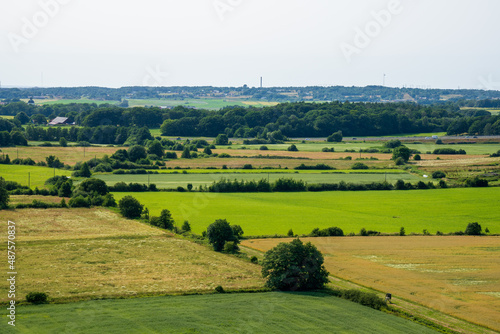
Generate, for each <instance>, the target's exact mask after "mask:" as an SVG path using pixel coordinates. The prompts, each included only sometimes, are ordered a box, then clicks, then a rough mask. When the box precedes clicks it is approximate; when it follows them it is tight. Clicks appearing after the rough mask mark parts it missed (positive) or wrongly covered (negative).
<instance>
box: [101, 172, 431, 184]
mask: <svg viewBox="0 0 500 334" xmlns="http://www.w3.org/2000/svg"><path fill="white" fill-rule="evenodd" d="M94 177H96V178H98V179H101V180H103V181H105V182H106V183H107V184H108V185H114V184H115V183H117V182H126V183H129V182H136V183H143V184H148V182H149V183H154V184H156V186H157V187H158V188H177V187H179V186H181V187H184V188H186V185H187V184H188V183H190V184H192V185H193V186H194V188H198V187H199V186H201V185H210V184H212V183H213V182H214V181H218V180H220V179H223V178H225V179H226V180H235V179H237V180H239V181H243V180H244V181H259V180H261V179H268V180H269V181H270V182H274V181H276V180H278V179H280V178H292V179H295V180H303V181H304V182H307V183H310V184H311V183H338V182H340V181H344V182H352V183H371V182H383V181H384V180H387V182H390V183H395V182H396V181H397V180H399V179H401V180H404V181H405V182H406V181H408V182H412V183H415V182H417V181H420V180H425V179H424V178H422V177H419V176H416V175H412V174H407V173H396V174H387V175H386V174H383V173H374V174H369V173H360V174H354V173H346V174H344V173H315V174H313V173H283V174H282V173H269V174H265V173H240V174H222V173H216V174H201V173H188V174H182V173H179V174H172V173H168V174H167V173H161V174H150V175H145V174H144V175H116V174H106V175H95V176H94Z"/></svg>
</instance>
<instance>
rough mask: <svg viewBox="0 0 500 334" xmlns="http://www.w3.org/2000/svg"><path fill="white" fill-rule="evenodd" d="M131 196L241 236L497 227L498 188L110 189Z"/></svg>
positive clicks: (200, 225) (201, 226)
mask: <svg viewBox="0 0 500 334" xmlns="http://www.w3.org/2000/svg"><path fill="white" fill-rule="evenodd" d="M126 195H131V196H134V197H135V198H137V199H138V200H139V201H140V202H141V203H142V204H144V205H145V206H146V207H147V208H148V209H149V211H150V213H151V214H152V215H159V213H160V211H161V210H162V209H169V210H170V211H171V212H172V215H173V218H174V219H175V220H176V222H177V224H179V225H181V224H182V222H183V221H185V220H188V221H189V223H190V224H191V227H192V229H193V231H194V232H196V233H201V232H202V231H203V230H205V229H206V228H207V226H208V225H209V224H211V223H213V222H214V221H215V220H216V219H224V218H225V219H227V220H228V221H229V222H230V223H231V224H238V225H241V227H242V228H243V230H244V231H245V235H274V234H286V233H287V231H288V230H289V229H293V231H294V233H296V234H306V233H310V232H311V231H312V230H313V229H314V228H316V227H319V228H326V227H331V226H338V227H340V228H341V229H343V231H344V233H345V234H347V233H350V232H355V233H359V231H360V229H361V228H363V227H364V228H366V229H367V230H375V231H379V232H385V233H396V232H399V229H400V227H402V226H403V227H405V229H406V232H407V233H411V232H415V233H422V231H423V229H427V230H428V231H429V232H430V233H433V234H434V233H436V231H441V232H444V233H448V232H455V231H459V230H464V229H465V227H466V226H467V224H468V223H470V222H479V223H480V224H481V225H482V226H483V228H486V227H487V228H489V230H490V231H491V233H499V232H500V211H498V210H495V209H494V208H498V207H500V188H454V189H451V188H450V189H435V190H409V191H396V190H393V191H358V192H355V191H354V192H343V191H334V192H321V193H311V192H306V193H303V192H302V193H198V192H196V193H178V192H148V193H114V196H115V198H116V199H117V200H119V199H120V198H122V197H124V196H126Z"/></svg>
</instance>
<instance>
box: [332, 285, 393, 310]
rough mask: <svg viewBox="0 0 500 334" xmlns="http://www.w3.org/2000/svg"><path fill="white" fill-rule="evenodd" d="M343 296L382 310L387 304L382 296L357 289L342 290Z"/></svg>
mask: <svg viewBox="0 0 500 334" xmlns="http://www.w3.org/2000/svg"><path fill="white" fill-rule="evenodd" d="M341 298H343V299H347V300H350V301H353V302H355V303H358V304H361V305H364V306H368V307H371V308H373V309H376V310H380V309H382V308H383V307H386V306H387V303H386V301H385V300H383V299H382V298H380V297H378V296H377V295H376V294H374V293H372V292H365V291H360V290H355V289H349V290H344V291H342V292H341Z"/></svg>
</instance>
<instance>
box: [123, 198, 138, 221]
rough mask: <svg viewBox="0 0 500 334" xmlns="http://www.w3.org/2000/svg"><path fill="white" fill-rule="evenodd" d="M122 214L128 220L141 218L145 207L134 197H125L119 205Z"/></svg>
mask: <svg viewBox="0 0 500 334" xmlns="http://www.w3.org/2000/svg"><path fill="white" fill-rule="evenodd" d="M118 207H119V208H120V213H121V214H122V215H123V216H124V217H126V218H139V217H140V216H141V213H142V209H143V205H142V204H141V203H140V202H139V201H138V200H137V199H135V198H134V197H132V196H125V197H123V198H122V199H121V200H120V202H119V203H118Z"/></svg>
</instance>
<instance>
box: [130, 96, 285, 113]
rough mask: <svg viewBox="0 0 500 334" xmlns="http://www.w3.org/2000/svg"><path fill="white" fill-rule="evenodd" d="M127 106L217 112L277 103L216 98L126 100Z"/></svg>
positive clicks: (275, 103)
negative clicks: (230, 108)
mask: <svg viewBox="0 0 500 334" xmlns="http://www.w3.org/2000/svg"><path fill="white" fill-rule="evenodd" d="M128 103H129V106H131V107H133V106H155V107H174V106H184V107H191V108H193V107H194V108H197V109H209V110H219V109H221V108H224V107H227V106H239V107H248V106H252V107H265V106H274V105H277V104H278V103H277V102H265V101H260V100H259V101H247V100H241V99H229V98H227V99H218V98H213V99H211V98H204V99H184V100H174V99H144V100H142V99H141V100H137V99H130V100H128Z"/></svg>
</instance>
